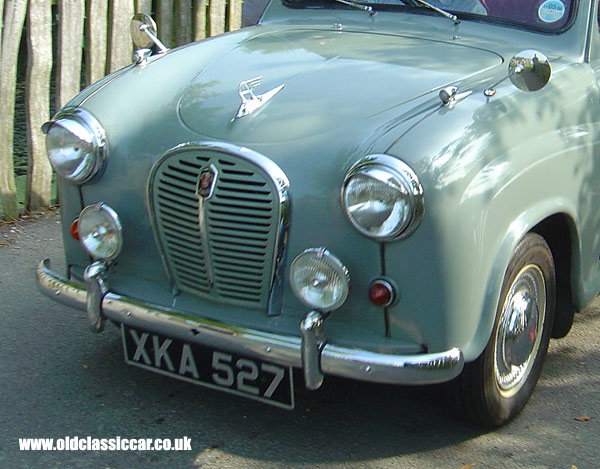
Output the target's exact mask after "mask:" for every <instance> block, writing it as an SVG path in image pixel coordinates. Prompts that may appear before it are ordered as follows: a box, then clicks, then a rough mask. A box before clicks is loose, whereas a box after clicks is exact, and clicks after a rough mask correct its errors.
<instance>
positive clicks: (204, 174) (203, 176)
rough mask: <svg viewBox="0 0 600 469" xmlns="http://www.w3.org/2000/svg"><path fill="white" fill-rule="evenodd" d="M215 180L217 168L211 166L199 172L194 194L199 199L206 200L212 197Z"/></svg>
mask: <svg viewBox="0 0 600 469" xmlns="http://www.w3.org/2000/svg"><path fill="white" fill-rule="evenodd" d="M216 179H217V168H215V167H214V166H213V165H212V164H211V165H210V166H207V167H206V168H204V169H202V171H200V178H199V179H198V184H197V185H196V194H197V196H198V197H199V198H202V199H208V198H210V197H211V196H212V194H213V192H214V189H215V181H216Z"/></svg>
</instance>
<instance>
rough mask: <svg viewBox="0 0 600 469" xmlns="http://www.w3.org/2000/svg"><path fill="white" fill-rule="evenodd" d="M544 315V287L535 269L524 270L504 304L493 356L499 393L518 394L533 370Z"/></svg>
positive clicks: (530, 266) (540, 276)
mask: <svg viewBox="0 0 600 469" xmlns="http://www.w3.org/2000/svg"><path fill="white" fill-rule="evenodd" d="M545 315H546V285H545V283H544V276H543V274H542V271H541V270H540V268H539V267H537V266H536V265H533V264H530V265H527V266H525V267H524V268H523V269H521V271H520V272H519V274H518V275H517V276H516V278H515V280H514V282H513V283H512V285H511V287H510V289H509V291H508V295H507V296H506V299H505V300H504V304H503V306H502V312H501V316H500V322H499V324H498V331H497V332H496V347H495V353H494V372H495V377H496V384H497V385H498V388H499V390H500V393H501V394H502V395H504V396H505V397H510V396H511V395H514V394H515V393H517V392H518V391H519V389H520V388H521V386H522V385H523V383H524V382H525V381H526V379H527V377H528V376H529V372H530V371H531V367H532V366H533V362H534V359H535V356H536V355H537V351H538V349H539V346H540V340H541V335H542V327H543V324H544V318H545Z"/></svg>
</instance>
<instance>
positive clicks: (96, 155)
mask: <svg viewBox="0 0 600 469" xmlns="http://www.w3.org/2000/svg"><path fill="white" fill-rule="evenodd" d="M69 120H71V121H75V122H76V123H77V124H79V125H81V126H82V127H83V128H84V129H85V130H87V132H88V133H89V137H90V140H91V141H92V144H93V152H92V156H93V160H94V161H93V165H92V166H91V167H90V169H89V170H88V171H86V172H85V173H84V174H83V175H80V176H78V177H69V176H67V175H64V174H61V173H60V171H58V170H57V169H56V168H55V164H54V162H53V161H52V158H50V157H49V159H50V163H51V164H52V167H53V169H54V170H55V171H56V173H57V174H58V175H60V176H61V177H63V178H64V179H66V180H68V181H70V182H72V183H74V184H77V185H82V184H86V183H88V182H90V181H92V180H94V179H96V178H97V177H99V176H100V175H101V174H102V172H103V171H104V168H105V166H106V161H107V158H108V141H107V138H106V134H105V132H104V128H103V127H102V126H101V125H100V122H98V120H97V119H96V118H95V117H94V116H93V115H92V114H91V113H90V112H89V111H86V110H85V109H82V108H79V107H67V108H64V109H62V110H61V111H59V112H58V113H57V114H56V115H55V116H54V117H53V118H52V120H51V121H49V122H46V123H44V124H43V125H42V132H43V133H44V134H45V135H48V133H49V132H50V130H51V129H52V127H53V126H55V125H60V122H61V121H69ZM63 128H64V127H63Z"/></svg>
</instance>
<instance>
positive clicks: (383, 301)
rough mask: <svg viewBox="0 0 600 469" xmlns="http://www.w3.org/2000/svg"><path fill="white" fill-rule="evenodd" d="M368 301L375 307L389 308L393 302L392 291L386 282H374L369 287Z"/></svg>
mask: <svg viewBox="0 0 600 469" xmlns="http://www.w3.org/2000/svg"><path fill="white" fill-rule="evenodd" d="M369 300H371V303H373V304H374V305H375V306H389V305H390V304H392V301H394V289H393V287H392V286H391V285H390V284H389V283H388V282H385V281H382V280H378V281H375V282H373V283H372V284H371V286H370V287H369Z"/></svg>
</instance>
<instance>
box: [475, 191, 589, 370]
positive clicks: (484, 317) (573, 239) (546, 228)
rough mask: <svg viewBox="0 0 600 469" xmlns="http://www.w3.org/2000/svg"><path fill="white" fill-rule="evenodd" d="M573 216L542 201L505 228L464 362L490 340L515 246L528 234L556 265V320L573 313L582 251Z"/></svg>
mask: <svg viewBox="0 0 600 469" xmlns="http://www.w3.org/2000/svg"><path fill="white" fill-rule="evenodd" d="M574 213H575V212H574V210H571V209H570V207H569V205H568V204H565V203H564V201H562V200H560V201H556V200H552V201H545V202H542V203H540V204H538V205H536V206H534V207H530V208H529V209H528V210H526V211H524V212H522V213H521V214H520V215H519V216H517V217H516V218H514V219H513V221H512V222H511V223H510V224H509V225H508V227H507V229H506V232H505V235H504V236H503V238H502V239H501V240H500V242H499V244H498V248H497V249H496V254H495V257H494V262H493V264H492V266H491V269H490V271H489V276H488V280H487V283H486V290H485V294H484V298H483V302H482V309H481V315H480V322H479V324H478V327H477V330H476V332H475V334H474V336H473V338H472V340H471V341H470V342H469V344H468V345H467V346H466V347H465V349H464V354H465V359H466V360H474V359H475V358H477V357H478V356H479V355H480V354H481V352H482V351H483V349H484V348H485V347H486V345H487V343H488V341H489V339H490V337H491V333H492V330H493V327H494V323H495V319H496V307H497V304H498V301H499V297H500V292H501V289H502V281H503V279H504V276H505V274H506V270H507V268H508V265H509V263H510V259H511V256H512V254H513V252H514V250H515V248H516V246H517V245H518V243H519V241H520V240H521V239H522V238H523V237H524V236H525V235H526V234H527V233H530V232H535V233H537V234H539V235H540V236H542V237H543V238H544V239H545V240H546V242H547V243H548V245H549V247H550V250H551V252H552V255H553V257H555V258H556V259H557V261H558V266H557V265H555V270H556V271H557V295H559V296H560V298H561V299H560V304H559V302H558V301H557V308H560V311H561V312H560V313H559V317H560V318H567V319H568V318H569V314H572V312H574V311H575V310H576V306H575V302H574V301H573V298H574V297H576V296H577V295H578V290H577V288H578V286H577V285H578V284H577V281H578V279H579V278H580V275H579V274H578V269H580V268H581V262H580V251H581V248H580V241H579V232H578V229H577V222H576V216H575V215H574ZM557 261H555V264H556V262H557ZM558 277H560V279H558ZM559 285H560V288H562V289H563V290H562V291H561V292H559V291H558V288H559ZM563 313H564V316H563ZM557 324H558V322H557ZM569 328H570V325H569ZM559 332H560V331H559V330H558V329H557V330H556V331H554V330H553V336H554V335H555V334H556V335H557V336H558V337H560V336H564V335H566V332H568V329H567V331H566V332H564V334H562V335H561V334H559Z"/></svg>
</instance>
